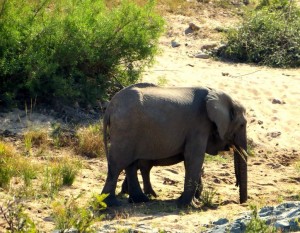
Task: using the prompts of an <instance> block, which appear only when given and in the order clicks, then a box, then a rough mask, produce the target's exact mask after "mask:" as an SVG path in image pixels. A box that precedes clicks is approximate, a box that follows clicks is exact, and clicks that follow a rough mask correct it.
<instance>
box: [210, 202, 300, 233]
mask: <svg viewBox="0 0 300 233" xmlns="http://www.w3.org/2000/svg"><path fill="white" fill-rule="evenodd" d="M258 217H259V218H260V219H262V220H264V221H265V222H266V224H268V225H272V226H273V227H275V228H276V230H277V231H279V232H291V231H300V225H299V224H298V222H299V220H300V202H287V203H283V204H280V205H278V206H276V207H273V206H265V207H263V208H261V209H260V211H259V212H258ZM226 220H227V219H224V218H221V219H219V220H217V221H215V222H213V225H214V227H213V228H211V229H209V230H207V231H206V233H226V232H230V233H244V232H246V226H247V223H248V222H249V221H250V220H251V212H247V213H245V214H244V215H243V216H242V217H241V218H238V219H236V220H235V221H233V222H231V223H229V221H228V220H227V221H226ZM220 223H223V224H220Z"/></svg>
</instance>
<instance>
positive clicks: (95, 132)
mask: <svg viewBox="0 0 300 233" xmlns="http://www.w3.org/2000/svg"><path fill="white" fill-rule="evenodd" d="M77 137H78V140H79V142H78V145H77V147H76V152H77V153H79V154H81V155H83V156H86V157H89V158H97V157H101V156H103V155H104V154H105V152H104V143H103V139H102V124H95V125H90V126H88V127H84V128H80V129H79V130H78V131H77Z"/></svg>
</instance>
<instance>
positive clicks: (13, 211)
mask: <svg viewBox="0 0 300 233" xmlns="http://www.w3.org/2000/svg"><path fill="white" fill-rule="evenodd" d="M0 216H1V217H2V219H3V221H4V225H6V226H7V230H8V231H7V232H17V233H37V232H39V231H38V230H37V229H36V226H35V224H34V222H33V221H32V219H31V218H30V217H29V216H28V215H27V214H26V213H25V212H24V205H23V203H21V201H20V199H18V198H15V197H14V198H13V199H12V200H8V201H7V202H5V203H4V204H2V205H1V206H0ZM2 224H3V223H2Z"/></svg>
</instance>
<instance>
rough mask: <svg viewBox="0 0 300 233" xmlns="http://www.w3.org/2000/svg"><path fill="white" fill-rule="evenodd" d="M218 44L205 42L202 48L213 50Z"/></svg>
mask: <svg viewBox="0 0 300 233" xmlns="http://www.w3.org/2000/svg"><path fill="white" fill-rule="evenodd" d="M217 46H218V44H217V43H211V44H205V45H202V46H201V50H212V49H214V48H216V47H217Z"/></svg>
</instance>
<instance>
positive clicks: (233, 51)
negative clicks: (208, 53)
mask: <svg viewBox="0 0 300 233" xmlns="http://www.w3.org/2000/svg"><path fill="white" fill-rule="evenodd" d="M226 40H227V41H228V42H227V45H226V46H225V47H224V48H223V49H221V51H218V55H219V56H221V57H224V58H228V59H230V60H234V61H240V62H252V63H258V64H260V65H267V66H273V67H299V66H300V9H299V7H297V5H296V4H295V3H294V1H291V0H290V1H289V0H262V1H261V2H260V4H259V5H258V7H257V8H256V9H255V10H254V11H251V12H248V14H246V16H245V18H244V21H243V23H242V24H241V25H240V26H239V27H237V28H234V29H231V30H229V32H228V33H227V34H226Z"/></svg>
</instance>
